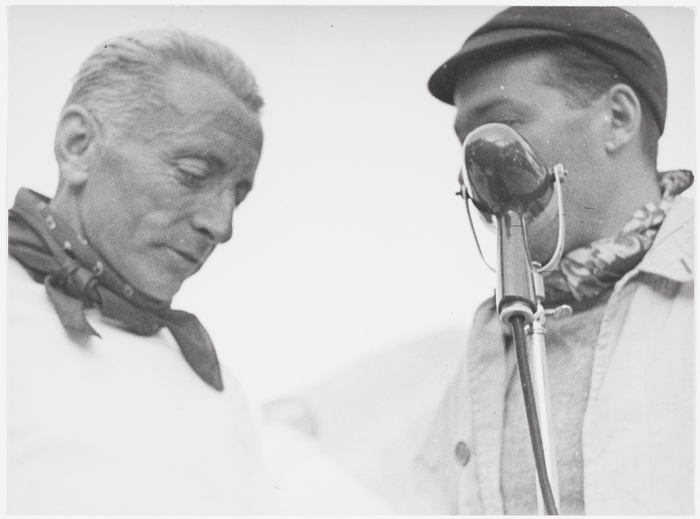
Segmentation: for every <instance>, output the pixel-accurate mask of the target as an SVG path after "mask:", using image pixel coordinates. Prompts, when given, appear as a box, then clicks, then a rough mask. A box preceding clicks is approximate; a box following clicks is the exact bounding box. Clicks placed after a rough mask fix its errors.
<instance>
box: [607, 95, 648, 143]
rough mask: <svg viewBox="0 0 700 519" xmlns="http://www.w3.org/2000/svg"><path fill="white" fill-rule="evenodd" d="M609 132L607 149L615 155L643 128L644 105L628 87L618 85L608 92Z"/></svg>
mask: <svg viewBox="0 0 700 519" xmlns="http://www.w3.org/2000/svg"><path fill="white" fill-rule="evenodd" d="M607 99H608V105H607V110H608V117H609V124H608V131H607V135H606V139H605V149H606V150H607V151H608V153H615V152H617V151H618V150H620V149H621V148H623V147H625V146H626V145H627V144H628V143H629V142H630V141H632V139H633V138H634V137H635V136H636V135H638V134H639V132H640V130H641V126H642V104H641V102H640V101H639V97H637V94H636V93H635V92H634V90H632V88H631V87H629V86H628V85H625V84H622V83H618V84H616V85H614V86H612V87H611V88H610V90H608V96H607Z"/></svg>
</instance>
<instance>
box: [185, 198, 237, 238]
mask: <svg viewBox="0 0 700 519" xmlns="http://www.w3.org/2000/svg"><path fill="white" fill-rule="evenodd" d="M235 208H236V195H235V193H234V192H233V190H229V189H225V190H223V191H220V192H218V193H214V194H212V196H209V197H205V198H203V199H202V200H201V201H200V205H199V208H198V211H197V213H196V214H195V216H194V218H193V223H194V227H195V229H196V230H197V231H199V232H201V233H202V234H205V235H206V236H207V237H209V238H210V239H211V240H213V241H214V242H216V243H225V242H227V241H229V240H230V239H231V236H232V234H233V210H234V209H235Z"/></svg>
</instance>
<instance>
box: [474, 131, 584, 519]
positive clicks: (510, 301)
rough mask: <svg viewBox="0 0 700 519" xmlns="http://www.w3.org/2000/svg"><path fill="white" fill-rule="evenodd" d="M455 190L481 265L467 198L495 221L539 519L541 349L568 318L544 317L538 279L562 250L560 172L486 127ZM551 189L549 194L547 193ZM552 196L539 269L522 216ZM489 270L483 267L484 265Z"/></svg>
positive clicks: (544, 460)
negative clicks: (555, 228)
mask: <svg viewBox="0 0 700 519" xmlns="http://www.w3.org/2000/svg"><path fill="white" fill-rule="evenodd" d="M462 146H463V152H464V153H463V156H462V157H463V160H464V162H463V164H462V180H463V185H462V190H461V195H462V197H463V198H464V200H465V203H466V205H467V213H468V215H469V222H470V226H471V228H472V232H473V233H474V238H475V239H476V242H477V248H478V249H479V253H480V254H481V256H482V258H483V254H482V252H481V247H480V246H479V240H478V238H477V236H476V232H475V230H474V225H473V222H472V220H471V212H470V211H469V199H471V200H472V201H473V202H474V205H475V206H476V207H477V208H478V209H479V210H480V211H481V212H482V214H486V215H491V216H492V217H494V218H495V222H496V224H497V238H498V247H497V250H498V268H497V269H494V270H495V271H496V275H497V280H496V303H497V311H498V314H499V317H500V319H501V322H503V323H504V324H507V325H510V326H511V327H512V330H513V343H514V346H515V352H516V358H517V364H518V372H519V374H520V380H521V386H522V388H523V398H524V400H525V411H526V416H527V420H528V428H529V429H530V438H531V443H532V449H533V454H534V457H535V467H536V482H537V498H538V507H539V512H540V514H544V513H547V514H551V515H554V514H558V510H559V506H560V501H559V485H558V477H557V463H556V453H555V449H554V443H553V434H552V426H551V422H552V421H551V416H550V405H549V404H550V402H549V394H548V383H547V357H546V348H545V319H546V317H547V316H548V315H563V314H565V313H571V308H570V307H567V306H564V307H559V308H557V309H556V310H545V309H544V307H543V305H542V301H543V300H544V296H545V294H544V282H543V280H542V274H541V273H542V272H543V271H545V270H548V269H550V268H552V267H553V266H556V264H557V263H558V262H559V260H560V259H561V256H562V253H563V248H564V217H563V214H564V211H563V202H562V192H561V177H562V176H563V175H564V174H565V171H564V168H563V167H562V166H561V165H559V164H558V165H556V166H555V167H554V168H552V170H547V169H545V168H544V167H543V166H542V165H541V164H540V162H539V161H538V160H537V157H536V155H535V154H534V152H533V150H532V149H531V148H530V146H529V144H528V143H527V142H526V141H525V140H524V139H523V138H522V137H521V136H520V135H519V134H518V133H517V132H515V130H513V129H512V128H510V127H509V126H506V125H503V124H498V123H492V124H486V125H484V126H481V127H479V128H477V129H476V130H474V131H472V132H471V133H470V134H469V135H468V136H467V137H466V139H465V140H464V143H463V145H462ZM553 185H554V189H552V186H553ZM553 191H554V192H556V196H557V204H558V211H559V235H558V238H557V246H556V248H555V252H554V254H553V255H552V258H551V259H550V260H549V262H548V263H547V264H546V265H545V266H544V267H541V266H540V265H539V264H538V263H533V262H532V261H531V260H530V253H529V247H528V244H527V232H526V220H527V219H526V217H527V218H529V219H533V218H535V217H537V216H538V215H539V214H540V213H541V212H542V211H543V210H544V206H545V205H546V204H547V203H548V202H549V200H550V198H551V196H552V193H553ZM487 264H488V263H487Z"/></svg>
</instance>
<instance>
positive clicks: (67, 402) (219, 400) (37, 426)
mask: <svg viewBox="0 0 700 519" xmlns="http://www.w3.org/2000/svg"><path fill="white" fill-rule="evenodd" d="M7 274H8V276H7V308H8V315H7V343H6V359H7V386H6V387H7V414H6V417H7V512H8V513H11V514H60V515H72V514H89V515H97V514H100V515H101V514H109V515H133V514H137V515H144V514H148V515H151V514H158V515H166V514H167V515H175V514H186V515H194V514H197V515H199V514H250V513H253V512H256V511H258V510H259V508H258V507H259V506H261V505H262V503H261V500H262V498H263V486H262V485H263V484H264V480H263V475H262V461H261V459H260V452H259V451H260V447H259V439H258V437H257V431H256V427H255V423H254V421H253V417H252V416H251V413H250V410H249V408H248V404H247V403H246V401H245V398H244V395H243V390H242V388H241V387H240V386H239V384H238V383H237V381H236V380H235V378H234V377H233V375H232V374H231V373H230V372H229V371H228V370H227V369H226V368H225V366H223V365H222V376H223V380H224V388H225V389H224V391H221V392H218V391H215V390H214V389H212V388H211V387H209V386H208V385H207V384H206V383H205V382H204V381H202V379H200V378H199V377H198V376H197V375H196V374H195V373H194V372H193V371H192V368H190V366H189V365H188V364H187V362H185V359H184V358H183V356H182V353H181V352H180V348H179V347H178V346H177V344H176V343H175V340H174V339H173V337H172V335H170V332H168V331H167V330H165V329H163V330H161V331H160V332H158V333H157V334H156V335H154V336H152V337H144V336H137V335H134V334H132V333H129V332H127V331H125V330H123V329H121V328H119V327H118V326H116V324H115V323H113V322H111V321H109V320H108V319H106V318H104V317H102V316H101V315H100V313H99V312H98V311H97V310H95V309H92V310H89V311H87V312H86V317H87V318H88V320H89V322H90V325H91V326H92V327H93V328H94V329H95V330H96V331H97V332H98V333H99V334H100V337H90V338H87V339H84V340H82V339H74V338H71V337H70V336H69V335H68V333H67V332H66V330H65V328H64V327H63V325H62V324H61V322H60V320H59V318H58V315H57V314H56V311H55V310H54V307H53V305H52V304H51V302H50V301H49V298H48V296H47V293H46V288H45V287H44V285H43V284H41V283H36V282H34V281H33V280H32V279H31V278H30V277H29V274H27V272H25V271H24V269H23V268H22V267H21V266H20V264H19V263H18V262H17V261H16V260H15V259H14V258H9V260H8V272H7ZM263 511H264V510H263Z"/></svg>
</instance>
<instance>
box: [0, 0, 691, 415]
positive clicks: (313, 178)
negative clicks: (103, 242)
mask: <svg viewBox="0 0 700 519" xmlns="http://www.w3.org/2000/svg"><path fill="white" fill-rule="evenodd" d="M629 9H630V10H631V11H632V12H633V13H634V14H636V15H637V16H638V17H639V18H641V19H642V21H643V22H644V23H645V24H646V25H647V27H648V28H649V30H650V32H651V34H652V35H653V36H654V37H655V38H656V40H657V42H658V43H659V46H660V47H661V50H662V52H663V53H664V56H665V58H666V64H667V69H668V75H669V112H668V118H667V123H666V133H665V134H664V136H663V137H662V139H661V143H660V157H659V169H661V170H665V169H674V168H686V169H693V170H695V169H696V168H695V165H696V137H695V114H696V111H695V104H694V92H695V87H694V77H695V72H694V57H693V53H694V48H695V43H694V41H693V31H694V25H693V19H694V11H693V10H692V9H690V8H687V7H685V8H661V7H640V8H629ZM499 10H500V8H498V7H230V6H229V7H137V6H130V7H104V6H100V7H86V6H80V7H54V6H43V7H11V8H10V9H9V12H8V15H7V17H8V36H9V39H8V49H9V59H8V72H9V85H8V100H9V102H8V112H7V113H8V130H7V135H8V147H7V152H8V157H7V158H8V160H7V182H6V188H7V193H6V202H7V203H8V204H10V205H11V203H12V200H13V198H14V195H15V193H16V192H17V190H18V189H19V188H20V187H22V186H25V187H29V188H31V189H34V190H37V191H39V192H41V193H44V194H46V195H49V196H52V195H53V194H54V192H55V188H56V183H57V178H58V171H57V167H56V164H55V160H54V157H53V138H54V132H55V128H56V124H57V121H58V116H59V113H60V109H61V106H62V104H63V102H64V101H65V99H66V97H67V95H68V92H69V90H70V87H71V81H72V77H73V76H74V74H75V73H76V72H77V71H78V68H79V66H80V63H81V62H82V61H83V60H84V59H85V58H86V57H87V55H88V54H89V53H90V52H91V51H92V50H93V48H95V47H96V46H97V45H98V44H100V43H101V42H102V41H103V40H105V39H107V38H109V37H113V36H116V35H120V34H123V33H126V32H130V31H133V30H140V29H149V28H162V27H177V28H180V29H184V30H186V31H191V32H194V33H198V34H201V35H204V36H207V37H209V38H211V39H213V40H216V41H218V42H220V43H222V44H224V45H226V46H228V47H230V48H231V49H233V50H234V52H236V53H237V54H239V55H240V56H241V57H242V58H243V60H244V61H245V62H246V63H247V64H248V65H249V67H250V68H251V69H252V70H253V72H254V74H255V76H256V78H257V81H258V84H259V86H260V90H261V93H262V95H263V97H264V99H265V107H264V109H263V112H262V124H263V127H264V131H265V145H264V149H263V155H262V160H261V163H260V167H259V169H258V173H257V178H256V183H255V189H254V190H253V192H252V193H251V195H250V196H249V197H248V198H247V200H246V202H245V203H244V204H243V205H242V206H241V207H240V208H239V209H238V210H237V212H236V214H235V216H234V238H233V240H232V241H231V242H229V243H228V244H226V245H224V246H221V247H219V249H218V250H217V251H216V252H215V253H214V255H213V256H212V258H211V259H210V260H209V262H208V263H207V264H206V265H205V267H204V268H203V269H202V271H201V272H200V273H198V274H197V275H196V276H194V277H193V278H192V279H191V280H189V281H188V282H186V284H185V285H184V287H183V289H182V291H181V292H180V293H179V294H178V296H177V297H176V299H175V302H174V305H173V306H174V307H175V308H182V309H185V310H188V311H192V312H194V313H196V314H197V315H198V316H199V318H200V320H201V321H202V322H203V323H204V325H205V326H206V327H207V329H208V330H209V332H210V334H211V336H212V338H213V340H214V343H215V345H216V347H217V350H218V352H219V356H220V358H221V359H222V360H223V361H224V362H225V363H226V364H227V365H228V366H229V367H230V368H231V369H232V370H233V371H234V372H235V373H236V375H237V376H238V378H239V380H240V381H241V383H242V385H243V386H244V388H245V389H246V391H247V393H248V395H249V397H250V398H251V399H252V400H253V401H254V402H262V401H265V400H268V399H272V398H276V397H279V396H283V395H286V394H290V393H293V392H296V391H298V390H301V389H304V388H306V387H309V386H311V385H313V384H316V383H318V382H320V381H321V380H323V379H325V378H326V377H328V376H331V375H332V374H333V373H334V372H336V371H337V370H339V369H341V368H343V367H346V366H349V365H351V364H352V363H354V362H356V361H358V360H360V359H363V358H367V357H371V356H373V355H376V354H378V353H380V352H383V351H386V350H387V349H390V348H392V347H396V346H398V345H400V344H402V343H404V342H407V341H411V340H415V339H419V338H421V337H425V336H429V335H431V334H434V333H438V332H440V331H444V330H459V331H463V332H464V334H465V337H466V332H467V330H468V328H469V325H470V322H471V318H472V314H473V311H474V309H475V308H476V306H477V305H478V303H479V302H480V301H481V300H483V299H484V298H486V297H488V296H489V295H490V294H491V293H492V291H493V286H494V276H493V274H492V273H491V272H490V271H489V270H488V269H487V268H486V267H485V266H484V265H483V264H482V262H481V260H480V259H479V257H478V255H477V253H476V249H475V247H474V244H473V242H472V238H471V236H470V232H469V228H468V222H467V218H466V215H465V212H464V206H463V204H462V203H461V199H459V198H458V197H456V196H455V192H456V191H457V188H458V186H457V174H458V169H459V143H458V142H457V139H456V138H455V136H454V134H453V132H452V122H453V117H454V109H453V108H452V107H450V106H448V105H444V104H442V103H440V102H439V101H437V100H435V99H433V98H432V97H431V96H430V95H429V93H428V91H427V87H426V82H427V79H428V77H429V76H430V74H431V73H432V72H433V70H434V69H435V68H437V67H438V66H439V65H440V64H441V63H442V62H443V61H444V60H445V59H447V58H448V57H449V56H450V55H452V54H453V53H454V52H455V51H457V50H458V49H459V47H460V46H461V44H462V42H463V41H464V39H465V38H466V37H467V35H468V34H470V33H471V32H472V31H473V30H475V29H476V28H477V27H478V26H480V25H481V24H483V23H484V22H485V21H487V20H488V19H489V18H490V17H491V16H492V15H493V14H495V13H496V12H498V11H499Z"/></svg>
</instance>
